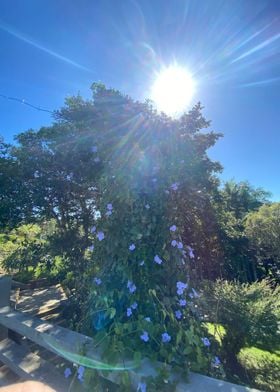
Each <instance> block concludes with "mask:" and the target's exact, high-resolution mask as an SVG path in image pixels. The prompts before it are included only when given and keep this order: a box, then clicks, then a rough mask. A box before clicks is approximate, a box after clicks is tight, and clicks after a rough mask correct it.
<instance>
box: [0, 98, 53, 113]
mask: <svg viewBox="0 0 280 392" xmlns="http://www.w3.org/2000/svg"><path fill="white" fill-rule="evenodd" d="M0 97H1V98H4V99H8V100H10V101H16V102H19V103H21V104H23V105H26V106H29V107H31V108H33V109H36V110H39V111H40V112H47V113H51V114H53V113H54V111H53V110H48V109H45V108H42V107H41V106H36V105H32V104H31V103H29V102H27V101H26V100H25V99H20V98H15V97H9V96H8V95H4V94H0Z"/></svg>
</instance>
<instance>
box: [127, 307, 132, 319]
mask: <svg viewBox="0 0 280 392" xmlns="http://www.w3.org/2000/svg"><path fill="white" fill-rule="evenodd" d="M126 315H127V317H130V316H131V315H132V310H131V308H127V309H126Z"/></svg>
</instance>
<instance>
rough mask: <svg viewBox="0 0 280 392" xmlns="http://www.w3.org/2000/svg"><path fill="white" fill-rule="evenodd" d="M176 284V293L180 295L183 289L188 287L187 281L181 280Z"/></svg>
mask: <svg viewBox="0 0 280 392" xmlns="http://www.w3.org/2000/svg"><path fill="white" fill-rule="evenodd" d="M176 286H177V294H178V295H182V294H184V291H185V290H186V288H187V287H188V284H187V283H183V282H177V283H176Z"/></svg>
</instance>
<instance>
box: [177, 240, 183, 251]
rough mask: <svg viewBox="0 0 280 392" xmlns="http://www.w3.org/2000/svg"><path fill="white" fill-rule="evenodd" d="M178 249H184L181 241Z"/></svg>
mask: <svg viewBox="0 0 280 392" xmlns="http://www.w3.org/2000/svg"><path fill="white" fill-rule="evenodd" d="M177 248H178V249H183V244H182V242H180V241H179V242H178V243H177Z"/></svg>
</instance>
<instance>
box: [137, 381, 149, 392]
mask: <svg viewBox="0 0 280 392" xmlns="http://www.w3.org/2000/svg"><path fill="white" fill-rule="evenodd" d="M146 391H147V385H146V383H145V382H139V383H138V385H137V390H136V392H146Z"/></svg>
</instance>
